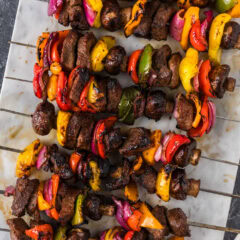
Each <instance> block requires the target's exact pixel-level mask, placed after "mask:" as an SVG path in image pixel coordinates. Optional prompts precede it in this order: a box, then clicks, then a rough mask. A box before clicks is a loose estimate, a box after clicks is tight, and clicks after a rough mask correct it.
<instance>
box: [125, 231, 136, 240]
mask: <svg viewBox="0 0 240 240" xmlns="http://www.w3.org/2000/svg"><path fill="white" fill-rule="evenodd" d="M133 235H134V231H128V232H127V233H126V235H125V236H124V240H131V239H132V238H133Z"/></svg>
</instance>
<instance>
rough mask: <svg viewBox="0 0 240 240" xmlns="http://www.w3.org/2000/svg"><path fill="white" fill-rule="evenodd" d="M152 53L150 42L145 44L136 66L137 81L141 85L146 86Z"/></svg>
mask: <svg viewBox="0 0 240 240" xmlns="http://www.w3.org/2000/svg"><path fill="white" fill-rule="evenodd" d="M152 54H153V47H152V45H151V44H147V45H146V46H145V48H144V50H143V53H142V55H141V57H140V60H139V66H138V77H139V83H140V84H141V85H143V86H146V83H147V80H148V74H149V72H150V70H151V68H152Z"/></svg>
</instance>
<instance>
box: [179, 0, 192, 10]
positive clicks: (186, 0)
mask: <svg viewBox="0 0 240 240" xmlns="http://www.w3.org/2000/svg"><path fill="white" fill-rule="evenodd" d="M177 5H178V7H179V8H184V9H188V8H190V7H191V3H190V0H178V1H177Z"/></svg>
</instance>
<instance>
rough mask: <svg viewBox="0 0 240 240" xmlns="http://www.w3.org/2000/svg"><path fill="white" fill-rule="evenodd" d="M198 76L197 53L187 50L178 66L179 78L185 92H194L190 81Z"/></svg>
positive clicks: (190, 49)
mask: <svg viewBox="0 0 240 240" xmlns="http://www.w3.org/2000/svg"><path fill="white" fill-rule="evenodd" d="M197 74H198V51H197V50H195V49H194V48H189V49H188V50H187V53H186V56H185V57H184V58H183V59H182V61H181V63H180V66H179V76H180V79H181V82H182V85H183V87H184V89H185V90H186V92H192V91H194V88H193V86H192V83H191V80H192V78H194V77H195V76H196V75H197Z"/></svg>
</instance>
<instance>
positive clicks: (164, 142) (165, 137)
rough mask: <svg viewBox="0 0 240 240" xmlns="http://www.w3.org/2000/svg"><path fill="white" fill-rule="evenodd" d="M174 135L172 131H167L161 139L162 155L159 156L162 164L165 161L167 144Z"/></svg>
mask: <svg viewBox="0 0 240 240" xmlns="http://www.w3.org/2000/svg"><path fill="white" fill-rule="evenodd" d="M173 136H174V133H172V132H168V133H167V134H165V136H164V138H163V140H162V156H161V161H162V163H163V164H166V163H167V160H166V154H165V153H166V150H167V146H168V143H169V141H170V140H171V139H172V137H173Z"/></svg>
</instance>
